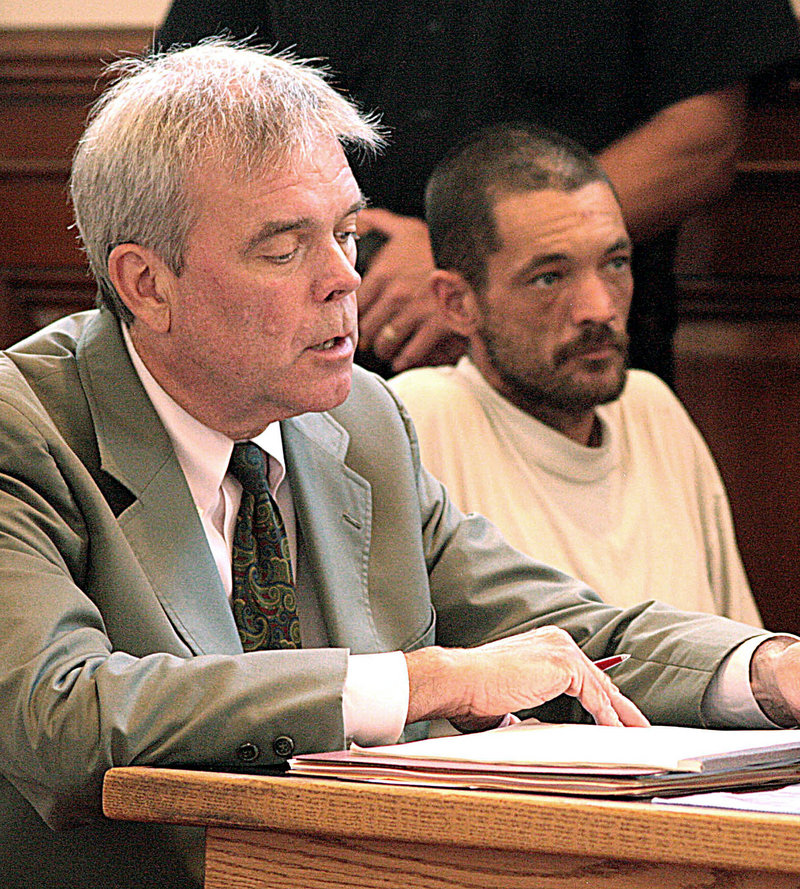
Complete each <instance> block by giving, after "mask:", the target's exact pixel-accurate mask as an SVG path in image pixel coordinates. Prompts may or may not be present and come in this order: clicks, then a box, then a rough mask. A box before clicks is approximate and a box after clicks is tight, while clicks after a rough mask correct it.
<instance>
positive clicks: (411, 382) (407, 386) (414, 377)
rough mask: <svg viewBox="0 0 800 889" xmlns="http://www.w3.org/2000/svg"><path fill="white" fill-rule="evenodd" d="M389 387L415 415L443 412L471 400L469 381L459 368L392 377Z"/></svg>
mask: <svg viewBox="0 0 800 889" xmlns="http://www.w3.org/2000/svg"><path fill="white" fill-rule="evenodd" d="M388 383H389V386H390V387H391V388H392V389H393V390H394V392H396V393H397V395H398V396H399V397H400V399H401V400H402V402H403V403H404V404H406V405H408V407H409V410H411V412H412V414H413V413H414V411H415V410H427V409H435V410H440V409H442V408H443V407H445V406H454V405H456V404H458V403H459V402H460V401H462V400H463V399H464V398H467V397H471V395H470V387H469V385H468V380H467V379H466V377H465V376H464V374H463V373H461V372H460V370H459V367H458V366H456V367H453V366H451V365H443V366H441V367H418V368H414V369H413V370H407V371H404V372H403V373H401V374H398V375H397V376H396V377H392V378H391V379H390V380H389V381H388Z"/></svg>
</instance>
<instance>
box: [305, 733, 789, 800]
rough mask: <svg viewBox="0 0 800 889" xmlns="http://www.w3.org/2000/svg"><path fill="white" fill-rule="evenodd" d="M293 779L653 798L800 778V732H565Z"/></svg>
mask: <svg viewBox="0 0 800 889" xmlns="http://www.w3.org/2000/svg"><path fill="white" fill-rule="evenodd" d="M290 771H291V772H293V773H295V774H305V775H318V776H328V777H336V778H343V779H345V780H369V781H382V782H385V783H408V784H428V785H438V786H468V787H480V788H483V789H509V790H539V791H546V792H554V793H581V794H591V795H609V796H646V795H653V794H654V793H661V794H663V793H671V792H683V793H685V792H687V791H689V790H699V789H701V788H702V789H706V788H722V787H742V786H763V785H764V784H770V785H776V784H781V783H783V784H785V783H788V782H790V781H793V780H800V732H798V731H796V730H794V729H786V730H769V729H754V730H740V731H736V730H734V731H731V730H715V729H699V728H683V727H679V726H649V727H647V728H641V727H630V728H623V727H617V726H598V725H582V724H581V725H573V724H569V725H564V724H558V725H554V724H547V723H540V722H537V721H536V720H528V721H525V722H522V723H519V724H517V725H512V726H506V727H503V728H500V729H493V730H491V731H487V732H480V733H475V734H468V735H456V736H450V737H443V738H430V739H428V740H425V741H413V742H411V743H408V744H394V745H389V746H383V747H369V748H363V747H358V746H357V745H353V746H351V748H350V750H347V751H338V752H334V753H321V754H308V755H304V756H298V757H296V758H295V759H294V760H292V761H291V762H290Z"/></svg>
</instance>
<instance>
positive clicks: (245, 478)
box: [229, 441, 269, 497]
mask: <svg viewBox="0 0 800 889" xmlns="http://www.w3.org/2000/svg"><path fill="white" fill-rule="evenodd" d="M229 469H230V472H231V474H232V475H233V477H234V478H235V479H236V480H237V481H238V482H239V484H240V485H241V486H242V487H243V488H244V489H245V491H248V492H249V493H251V494H253V496H256V497H257V496H258V495H259V494H265V493H268V492H269V457H268V456H267V454H266V453H265V452H264V451H263V450H262V449H261V448H260V447H259V446H258V445H257V444H254V443H253V442H252V441H240V442H238V443H237V444H235V445H234V446H233V453H232V454H231V462H230V465H229Z"/></svg>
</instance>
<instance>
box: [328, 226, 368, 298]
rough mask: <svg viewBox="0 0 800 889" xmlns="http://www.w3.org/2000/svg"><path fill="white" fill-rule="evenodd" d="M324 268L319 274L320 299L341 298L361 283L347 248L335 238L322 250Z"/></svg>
mask: <svg viewBox="0 0 800 889" xmlns="http://www.w3.org/2000/svg"><path fill="white" fill-rule="evenodd" d="M323 263H324V268H323V270H322V272H321V275H320V287H319V295H320V299H323V300H326V299H341V298H342V297H343V296H346V295H347V294H348V293H352V292H353V291H354V290H356V289H357V288H358V285H359V284H360V283H361V275H359V274H358V272H357V271H356V270H355V268H354V267H353V263H352V261H351V259H350V257H349V256H348V253H347V250H346V249H345V248H344V247H342V245H341V244H340V243H339V242H338V241H337V240H335V239H332V240H331V243H330V244H328V245H327V246H326V248H325V250H324V256H323Z"/></svg>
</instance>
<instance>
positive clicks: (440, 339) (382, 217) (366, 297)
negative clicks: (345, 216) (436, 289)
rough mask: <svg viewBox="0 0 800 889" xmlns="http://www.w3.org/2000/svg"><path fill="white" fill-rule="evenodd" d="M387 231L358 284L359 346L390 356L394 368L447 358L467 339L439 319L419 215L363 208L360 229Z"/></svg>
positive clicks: (448, 360) (385, 358)
mask: <svg viewBox="0 0 800 889" xmlns="http://www.w3.org/2000/svg"><path fill="white" fill-rule="evenodd" d="M373 228H376V229H378V230H380V231H381V232H383V233H384V234H386V235H388V238H389V240H388V241H387V242H386V244H384V245H383V246H382V247H381V248H380V250H379V251H378V253H377V254H376V255H375V258H374V259H373V260H372V262H371V264H370V266H369V269H368V271H367V272H366V274H365V275H364V280H363V281H362V282H361V286H360V287H359V290H358V307H359V348H362V349H369V350H372V352H374V354H375V355H376V356H377V357H378V358H380V359H381V360H382V361H388V362H390V363H391V365H392V369H393V370H394V371H395V373H399V372H400V371H401V370H406V369H407V368H409V367H417V366H419V365H433V364H449V363H452V362H454V361H456V360H457V359H458V358H459V357H460V356H461V355H462V354H463V353H464V351H465V350H466V341H465V340H464V339H463V337H460V336H458V335H457V334H455V333H454V332H453V331H452V330H450V328H449V327H448V326H447V324H446V323H445V322H444V321H443V320H442V319H441V317H440V315H439V313H438V310H437V306H436V301H435V296H434V294H433V291H432V289H431V287H430V274H431V272H432V271H433V268H434V264H433V255H432V254H431V248H430V243H429V240H428V228H427V226H426V225H425V223H424V222H422V220H420V219H415V218H414V217H411V216H398V215H397V214H396V213H390V212H389V211H388V210H381V209H378V208H374V209H368V210H362V211H361V213H360V214H359V231H361V232H362V233H363V232H364V231H369V230H370V229H373Z"/></svg>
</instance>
